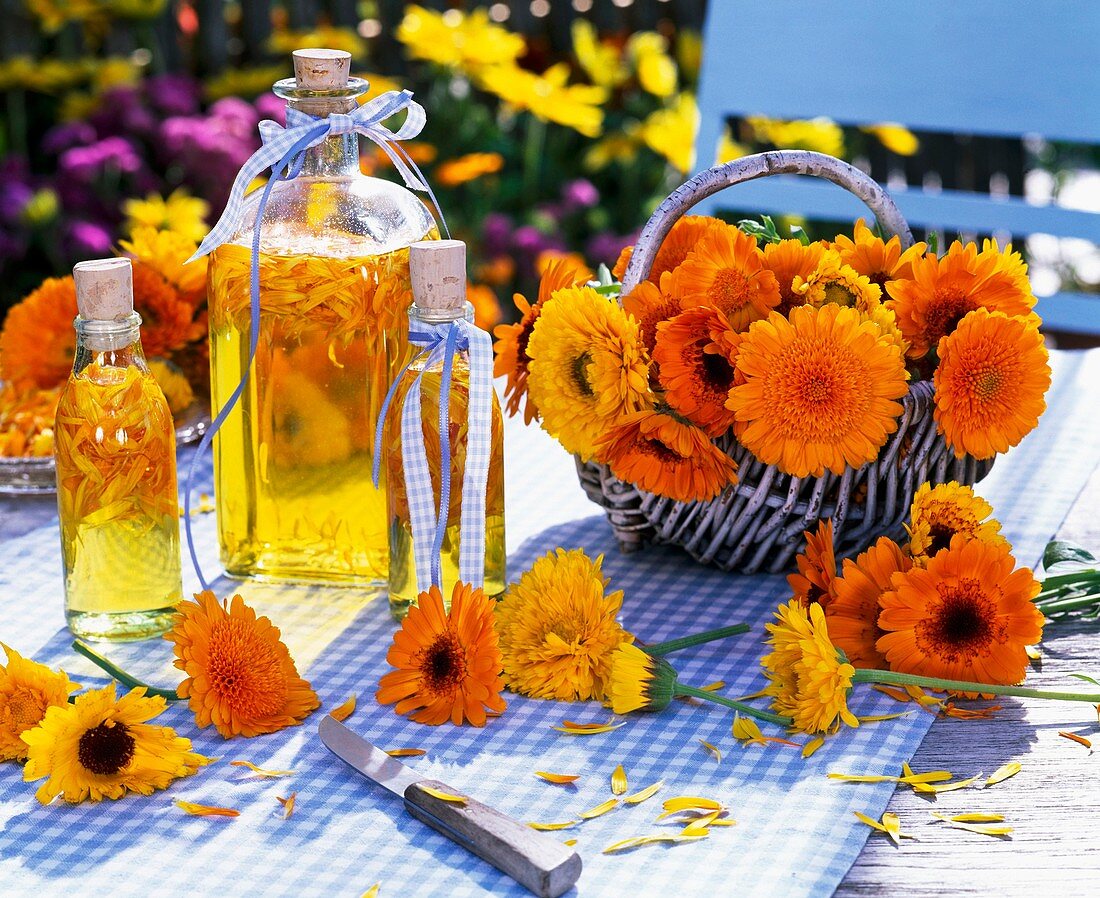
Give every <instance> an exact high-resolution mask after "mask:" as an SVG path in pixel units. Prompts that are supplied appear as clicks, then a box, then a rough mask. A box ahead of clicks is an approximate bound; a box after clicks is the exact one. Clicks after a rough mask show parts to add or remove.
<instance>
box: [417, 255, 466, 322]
mask: <svg viewBox="0 0 1100 898" xmlns="http://www.w3.org/2000/svg"><path fill="white" fill-rule="evenodd" d="M409 274H410V276H411V278H412V290H413V302H415V303H416V306H417V308H419V309H426V310H431V311H433V312H445V311H449V310H458V309H464V308H465V307H466V244H465V243H463V242H462V241H461V240H421V241H420V242H419V243H414V244H413V245H412V246H410V247H409Z"/></svg>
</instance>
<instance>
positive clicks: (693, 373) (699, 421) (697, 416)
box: [653, 307, 741, 437]
mask: <svg viewBox="0 0 1100 898" xmlns="http://www.w3.org/2000/svg"><path fill="white" fill-rule="evenodd" d="M740 342H741V335H740V334H738V333H737V332H736V331H734V330H733V329H732V328H731V327H730V325H729V322H728V321H726V317H725V316H724V315H723V314H722V313H721V312H719V311H718V310H717V309H711V308H706V307H703V308H697V309H688V310H686V311H684V312H681V313H680V314H679V315H677V316H676V317H675V318H672V319H670V320H668V321H662V322H661V323H660V324H658V325H657V345H656V348H655V349H654V350H653V360H654V361H655V362H656V363H657V365H658V366H659V368H658V372H659V373H658V377H659V379H660V383H661V386H663V387H664V389H665V401H666V402H667V403H668V404H669V405H670V406H672V408H673V409H674V410H675V411H677V412H679V413H680V414H681V415H683V416H684V417H685V418H687V419H688V420H689V421H691V423H692V424H695V425H697V426H699V427H701V428H702V429H703V430H704V431H706V433H707V434H708V435H709V436H712V437H716V436H720V435H721V434H723V433H725V432H726V431H727V430H729V428H730V425H732V424H733V421H734V415H733V412H731V411H730V410H729V409H727V408H726V399H727V398H728V397H729V392H730V388H731V387H732V386H733V384H734V375H735V372H736V369H735V368H734V365H735V364H736V362H737V346H738V344H739V343H740Z"/></svg>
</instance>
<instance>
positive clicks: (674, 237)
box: [611, 215, 730, 284]
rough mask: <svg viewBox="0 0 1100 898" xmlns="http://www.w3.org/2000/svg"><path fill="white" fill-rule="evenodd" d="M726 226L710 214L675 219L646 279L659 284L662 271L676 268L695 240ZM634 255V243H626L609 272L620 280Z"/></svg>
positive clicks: (690, 249) (726, 227)
mask: <svg viewBox="0 0 1100 898" xmlns="http://www.w3.org/2000/svg"><path fill="white" fill-rule="evenodd" d="M729 227H730V226H729V225H728V224H726V223H725V222H724V221H722V220H721V219H718V218H711V217H710V216H709V215H685V216H684V217H683V218H678V219H676V223H675V224H674V225H673V226H672V230H670V231H669V232H668V234H667V235H666V236H665V239H664V241H663V242H662V243H661V248H660V249H659V250H657V255H656V256H655V257H654V259H653V267H652V268H651V269H650V271H649V276H648V277H647V278H646V280H648V281H652V282H653V283H654V284H659V283H660V282H661V275H663V274H664V273H665V272H666V271H673V270H675V269H676V268H679V267H680V263H682V262H683V261H684V259H686V258H687V257H688V253H690V252H691V251H692V250H693V249H695V246H696V244H698V243H699V241H700V240H702V239H703V236H704V235H705V234H709V233H710V232H711V231H713V230H726V229H728V228H729ZM633 255H634V247H633V246H628V247H626V248H625V249H624V250H623V251H622V252H621V253H619V259H618V261H617V262H615V267H614V268H612V269H611V273H612V274H613V275H615V277H617V278H618V279H619V280H620V281H621V280H622V279H623V275H624V274H626V266H627V265H629V264H630V258H631V256H633Z"/></svg>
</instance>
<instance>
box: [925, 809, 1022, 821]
mask: <svg viewBox="0 0 1100 898" xmlns="http://www.w3.org/2000/svg"><path fill="white" fill-rule="evenodd" d="M932 816H933V817H935V816H936V813H935V812H933V813H932ZM939 816H940V818H941V819H943V815H942V814H941V815H939ZM948 819H949V820H951V821H953V822H955V823H1002V822H1003V821H1004V819H1005V818H1004V816H1003V815H1001V814H982V813H974V814H952V815H951V817H949V818H948Z"/></svg>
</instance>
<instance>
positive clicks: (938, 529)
mask: <svg viewBox="0 0 1100 898" xmlns="http://www.w3.org/2000/svg"><path fill="white" fill-rule="evenodd" d="M954 535H955V531H954V530H952V529H951V528H950V527H948V526H947V525H946V524H933V525H932V526H931V527H930V528H929V531H928V538H929V542H928V552H927V554H928V555H930V556H931V555H935V554H936V553H937V552H938V551H940V549H946V548H947V547H948V546H950V545H951V537H953V536H954Z"/></svg>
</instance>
